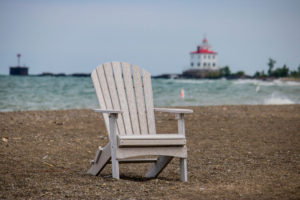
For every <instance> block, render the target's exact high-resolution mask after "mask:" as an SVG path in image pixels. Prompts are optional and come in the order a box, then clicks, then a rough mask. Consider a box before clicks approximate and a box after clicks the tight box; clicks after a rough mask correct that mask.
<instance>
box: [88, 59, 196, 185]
mask: <svg viewBox="0 0 300 200" xmlns="http://www.w3.org/2000/svg"><path fill="white" fill-rule="evenodd" d="M91 77H92V81H93V85H94V88H95V90H96V94H97V98H98V101H99V104H100V109H95V110H94V111H95V112H100V113H102V114H103V118H104V121H105V126H106V130H107V131H108V134H109V143H108V144H107V145H106V146H105V147H103V148H102V147H99V148H98V150H97V152H96V155H95V158H94V160H92V161H91V168H90V169H89V171H88V173H89V174H92V175H98V174H100V172H101V171H102V169H103V168H104V167H105V166H106V165H107V164H108V163H109V162H111V164H112V177H113V178H116V179H119V176H120V175H119V163H144V162H154V165H153V167H152V168H151V169H150V170H149V171H148V172H147V174H146V175H145V177H147V178H154V177H157V176H158V175H159V173H160V172H161V171H162V170H163V169H164V168H165V167H166V166H167V165H168V163H169V162H170V161H171V160H172V158H173V157H179V158H180V173H181V180H182V181H187V148H186V138H185V128H184V114H186V113H192V112H193V111H192V110H188V109H169V108H154V107H153V97H152V84H151V76H150V73H148V72H146V71H145V70H143V69H140V68H139V67H137V66H135V65H130V64H128V63H120V62H112V63H105V64H103V65H100V66H98V67H97V68H96V69H95V70H94V71H93V72H92V74H91ZM154 111H159V112H169V113H175V114H177V116H178V133H176V134H157V133H156V128H155V119H154ZM142 156H147V157H149V156H157V158H155V159H153V158H152V159H149V158H146V159H141V158H136V157H142ZM134 158H135V159H134Z"/></svg>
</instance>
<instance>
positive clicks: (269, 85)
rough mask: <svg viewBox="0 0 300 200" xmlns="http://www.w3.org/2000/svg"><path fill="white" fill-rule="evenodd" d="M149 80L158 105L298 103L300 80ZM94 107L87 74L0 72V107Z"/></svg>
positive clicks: (12, 109)
mask: <svg viewBox="0 0 300 200" xmlns="http://www.w3.org/2000/svg"><path fill="white" fill-rule="evenodd" d="M152 84H153V85H152V86H153V96H154V104H155V106H157V107H161V106H202V105H240V104H252V105H257V104H299V103H300V83H299V82H283V81H280V80H274V81H270V82H267V81H259V80H226V79H219V80H179V79H177V80H176V79H175V80H173V79H152ZM181 88H182V89H183V90H184V94H185V98H180V90H181ZM97 107H98V102H97V98H96V94H95V91H94V88H93V85H92V81H91V79H90V78H89V77H36V76H25V77H18V76H5V75H1V76H0V111H18V110H54V109H55V110H57V109H80V108H97Z"/></svg>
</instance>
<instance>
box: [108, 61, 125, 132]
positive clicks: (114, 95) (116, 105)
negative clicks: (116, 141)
mask: <svg viewBox="0 0 300 200" xmlns="http://www.w3.org/2000/svg"><path fill="white" fill-rule="evenodd" d="M104 72H105V76H106V81H107V85H108V89H109V92H110V97H111V102H112V106H113V109H114V110H121V107H120V103H119V96H118V93H117V89H116V83H115V80H114V76H113V71H112V66H111V63H105V64H104ZM117 124H118V127H119V133H120V134H121V135H122V134H125V129H124V122H123V118H122V117H120V116H119V117H118V119H117Z"/></svg>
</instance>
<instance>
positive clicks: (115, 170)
mask: <svg viewBox="0 0 300 200" xmlns="http://www.w3.org/2000/svg"><path fill="white" fill-rule="evenodd" d="M111 165H112V177H113V178H115V179H120V174H119V161H118V160H116V159H111Z"/></svg>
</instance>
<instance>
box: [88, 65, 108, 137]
mask: <svg viewBox="0 0 300 200" xmlns="http://www.w3.org/2000/svg"><path fill="white" fill-rule="evenodd" d="M91 77H92V81H93V85H94V88H95V90H96V95H97V98H98V102H99V106H100V108H101V109H106V105H105V101H104V98H103V94H102V91H101V86H100V82H99V79H98V75H97V71H96V70H94V71H93V72H92V75H91ZM103 118H104V122H105V126H106V130H107V131H108V132H109V126H108V124H109V119H108V114H103Z"/></svg>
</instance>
